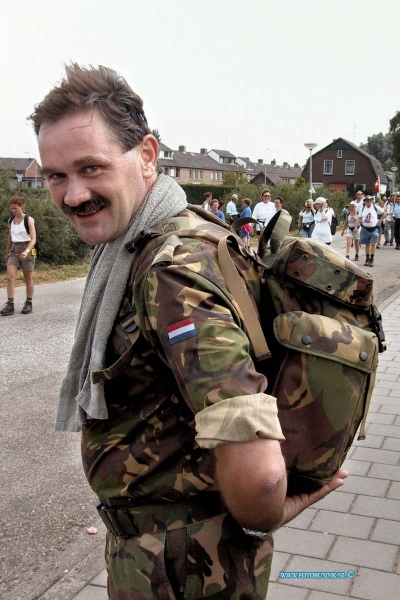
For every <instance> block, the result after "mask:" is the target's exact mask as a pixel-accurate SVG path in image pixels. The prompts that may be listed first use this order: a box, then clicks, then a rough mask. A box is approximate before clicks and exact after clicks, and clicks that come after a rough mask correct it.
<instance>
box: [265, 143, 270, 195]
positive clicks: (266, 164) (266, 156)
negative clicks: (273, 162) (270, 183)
mask: <svg viewBox="0 0 400 600" xmlns="http://www.w3.org/2000/svg"><path fill="white" fill-rule="evenodd" d="M268 150H269V148H267V152H268ZM267 152H266V153H265V165H264V185H265V186H266V185H267Z"/></svg>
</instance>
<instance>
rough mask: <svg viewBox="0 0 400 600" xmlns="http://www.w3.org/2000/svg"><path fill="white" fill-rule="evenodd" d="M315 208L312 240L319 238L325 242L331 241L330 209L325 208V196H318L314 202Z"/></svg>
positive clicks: (329, 242)
mask: <svg viewBox="0 0 400 600" xmlns="http://www.w3.org/2000/svg"><path fill="white" fill-rule="evenodd" d="M314 208H315V211H316V212H315V217H314V218H315V227H314V231H313V232H312V234H311V238H312V239H313V240H319V241H320V242H325V244H328V246H329V244H331V243H332V233H331V214H332V213H331V211H329V210H327V203H326V198H323V197H322V196H320V197H319V198H317V199H316V200H315V202H314Z"/></svg>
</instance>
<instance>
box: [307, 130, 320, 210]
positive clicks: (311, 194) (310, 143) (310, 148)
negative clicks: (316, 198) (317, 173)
mask: <svg viewBox="0 0 400 600" xmlns="http://www.w3.org/2000/svg"><path fill="white" fill-rule="evenodd" d="M304 145H305V147H306V148H308V150H309V151H310V190H309V191H310V200H312V198H313V193H314V188H313V184H312V151H313V150H314V148H316V147H317V146H318V144H313V143H312V142H308V143H307V144H304Z"/></svg>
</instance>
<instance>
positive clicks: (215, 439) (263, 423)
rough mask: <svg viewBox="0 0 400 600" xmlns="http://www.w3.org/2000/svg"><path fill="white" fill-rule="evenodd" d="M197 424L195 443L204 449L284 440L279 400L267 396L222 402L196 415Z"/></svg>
mask: <svg viewBox="0 0 400 600" xmlns="http://www.w3.org/2000/svg"><path fill="white" fill-rule="evenodd" d="M195 422H196V432H197V436H196V441H197V443H198V444H199V446H200V447H201V448H209V449H210V448H215V447H216V446H218V445H219V444H227V443H231V442H248V441H251V440H256V439H257V438H269V439H274V440H278V441H284V440H285V438H284V436H283V433H282V429H281V425H280V422H279V419H278V409H277V405H276V398H274V397H273V396H268V395H267V394H254V395H253V396H238V397H236V398H229V399H228V400H221V401H220V402H218V403H217V404H213V405H212V406H209V407H208V408H204V409H203V410H202V411H200V412H199V413H197V414H196V417H195Z"/></svg>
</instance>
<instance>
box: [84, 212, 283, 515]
mask: <svg viewBox="0 0 400 600" xmlns="http://www.w3.org/2000/svg"><path fill="white" fill-rule="evenodd" d="M182 215H184V216H185V217H188V218H190V219H191V223H192V224H193V228H197V229H202V228H204V221H203V220H202V219H201V218H200V217H199V216H197V215H195V214H193V213H191V212H189V211H184V212H183V213H182ZM208 225H210V224H208ZM211 225H212V227H213V228H214V229H215V227H217V228H218V229H220V226H214V225H213V224H211ZM240 260H243V261H244V264H243V269H244V270H245V271H246V269H247V270H248V269H249V268H250V267H249V264H246V259H245V258H242V259H240ZM247 262H248V263H250V261H247ZM241 266H242V265H241ZM247 276H248V274H247ZM246 279H247V277H246ZM254 279H256V278H254ZM135 323H137V324H138V325H139V328H138V329H137V331H136V338H137V339H133V338H134V337H135V335H132V334H129V332H128V330H129V329H131V330H134V329H135ZM107 364H108V365H110V366H109V368H107V369H106V370H105V371H104V372H101V373H100V374H99V376H100V377H103V378H104V379H105V380H106V382H105V395H106V401H107V407H108V411H109V418H108V419H107V420H106V421H97V420H92V421H89V422H88V423H87V424H86V425H85V427H84V430H83V438H82V454H83V464H84V469H85V473H86V476H87V478H88V480H89V483H90V485H91V487H92V489H93V490H94V491H95V492H96V494H98V495H99V496H104V497H109V498H113V497H118V496H130V497H133V498H134V499H135V502H137V504H138V505H147V504H153V503H157V502H168V501H169V502H180V501H182V500H185V499H186V498H188V497H190V496H193V494H196V493H199V492H201V491H210V490H215V489H216V488H217V484H216V482H215V480H214V455H213V453H212V452H211V451H210V449H212V448H213V447H215V446H216V445H217V444H219V443H228V442H235V441H239V442H240V441H249V440H253V439H256V438H257V437H267V438H272V439H278V440H283V439H284V438H283V435H282V431H281V428H280V424H279V421H278V418H277V408H276V400H275V398H273V397H272V396H268V395H266V394H265V390H266V387H267V382H266V379H265V377H264V376H263V375H261V374H260V373H258V372H257V371H256V369H255V367H254V364H253V361H252V358H251V348H250V345H249V340H248V338H247V336H246V334H245V333H244V326H243V322H242V321H241V319H240V316H239V314H238V312H237V310H236V309H235V305H234V303H233V302H232V298H231V296H230V294H229V292H228V291H227V289H226V285H225V282H224V279H223V276H222V273H221V271H220V269H219V265H218V261H217V251H216V247H215V246H214V245H213V244H210V243H209V242H208V241H206V240H202V239H199V238H198V237H196V238H190V237H187V238H182V239H180V238H179V237H178V236H177V235H172V236H171V238H170V239H169V240H168V241H167V242H166V243H165V244H164V245H163V246H162V247H161V248H158V249H155V250H154V251H153V252H152V253H151V254H150V255H149V256H147V258H146V259H145V261H144V263H143V265H142V268H141V270H140V277H139V279H138V280H137V284H135V285H134V286H133V285H132V281H129V282H128V284H127V287H126V293H125V297H124V300H123V302H122V305H121V308H120V312H119V316H118V319H117V321H116V323H115V326H114V329H113V333H112V335H111V337H110V339H109V344H108V352H107Z"/></svg>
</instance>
